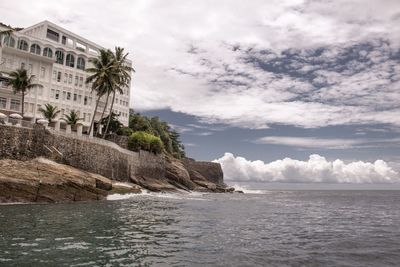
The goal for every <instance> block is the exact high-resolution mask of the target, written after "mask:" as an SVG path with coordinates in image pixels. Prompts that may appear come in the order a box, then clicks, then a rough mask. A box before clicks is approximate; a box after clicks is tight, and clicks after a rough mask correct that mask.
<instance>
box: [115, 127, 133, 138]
mask: <svg viewBox="0 0 400 267" xmlns="http://www.w3.org/2000/svg"><path fill="white" fill-rule="evenodd" d="M116 133H117V134H118V135H124V136H131V135H132V133H133V130H132V129H131V128H129V127H121V128H119V129H118V130H117V132H116Z"/></svg>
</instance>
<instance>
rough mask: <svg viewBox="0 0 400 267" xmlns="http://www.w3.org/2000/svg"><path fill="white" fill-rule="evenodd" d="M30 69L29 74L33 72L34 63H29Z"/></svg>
mask: <svg viewBox="0 0 400 267" xmlns="http://www.w3.org/2000/svg"><path fill="white" fill-rule="evenodd" d="M28 70H29V75H31V74H32V72H33V65H32V64H29V65H28Z"/></svg>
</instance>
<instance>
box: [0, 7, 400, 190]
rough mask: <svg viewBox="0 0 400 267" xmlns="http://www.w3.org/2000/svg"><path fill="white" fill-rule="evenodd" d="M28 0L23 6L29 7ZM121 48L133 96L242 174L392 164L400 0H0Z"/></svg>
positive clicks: (383, 177)
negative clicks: (128, 61)
mask: <svg viewBox="0 0 400 267" xmlns="http://www.w3.org/2000/svg"><path fill="white" fill-rule="evenodd" d="M27 6H29V8H27ZM0 10H1V18H0V20H1V21H2V22H3V23H6V24H11V25H13V26H17V27H27V26H30V25H33V24H35V23H38V22H40V21H42V20H45V19H47V20H49V21H52V22H54V23H56V24H58V25H60V26H62V27H64V28H66V29H68V30H70V31H72V32H74V33H77V34H79V35H81V36H84V37H85V38H87V39H89V40H91V41H94V42H96V43H98V44H101V45H103V46H105V47H110V48H112V47H114V46H116V45H118V46H122V47H125V49H126V50H127V51H129V53H130V59H131V60H132V61H133V66H134V68H135V70H136V73H135V74H134V75H133V79H132V95H131V103H130V106H131V108H133V109H135V110H136V111H139V112H141V113H143V114H146V115H151V116H159V117H160V118H161V119H164V120H166V121H168V122H169V123H171V124H172V125H173V127H174V128H176V129H177V130H178V131H179V132H180V133H181V138H182V140H183V142H184V144H185V146H186V150H187V154H188V156H189V157H193V158H196V159H199V160H215V161H217V162H220V163H221V165H222V167H223V169H224V173H225V179H227V180H230V181H239V182H240V181H241V182H270V183H273V182H279V183H280V182H283V183H334V184H335V183H336V184H391V183H398V182H399V176H400V174H399V173H400V153H399V147H400V136H399V132H400V106H399V103H400V94H399V89H400V64H399V63H400V27H398V25H399V24H400V2H399V1H398V0H351V1H350V0H335V1H303V0H291V1H289V0H288V1H285V0H276V1H274V0H271V1H265V0H252V1H236V0H229V1H228V0H226V1H225V0H218V1H211V0H203V1H194V0H185V1H183V0H180V1H177V0H169V1H163V0H135V1H130V0H129V1H128V0H127V1H71V0H68V1H66V0H59V1H57V2H54V1H42V0H37V1H35V4H34V5H32V4H31V1H25V0H20V1H5V0H1V1H0Z"/></svg>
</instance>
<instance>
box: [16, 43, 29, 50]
mask: <svg viewBox="0 0 400 267" xmlns="http://www.w3.org/2000/svg"><path fill="white" fill-rule="evenodd" d="M18 49H20V50H24V51H28V43H27V42H26V41H25V40H19V41H18Z"/></svg>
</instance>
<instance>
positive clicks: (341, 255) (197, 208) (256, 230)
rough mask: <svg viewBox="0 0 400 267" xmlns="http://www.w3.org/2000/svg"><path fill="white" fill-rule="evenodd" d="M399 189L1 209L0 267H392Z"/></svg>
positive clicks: (398, 246)
mask: <svg viewBox="0 0 400 267" xmlns="http://www.w3.org/2000/svg"><path fill="white" fill-rule="evenodd" d="M399 222H400V191H270V192H266V193H265V194H245V195H242V194H207V195H188V196H184V197H181V196H174V195H159V196H149V195H147V196H146V195H145V196H136V197H132V198H130V199H125V200H117V201H102V202H91V203H74V204H57V205H2V206H0V266H374V267H375V266H398V264H399V262H400V227H399Z"/></svg>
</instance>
